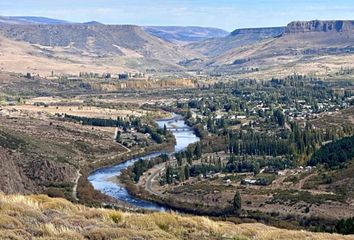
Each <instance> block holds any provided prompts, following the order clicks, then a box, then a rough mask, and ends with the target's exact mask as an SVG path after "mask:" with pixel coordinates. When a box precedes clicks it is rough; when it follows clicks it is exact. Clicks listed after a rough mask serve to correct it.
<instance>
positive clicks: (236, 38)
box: [186, 27, 285, 57]
mask: <svg viewBox="0 0 354 240" xmlns="http://www.w3.org/2000/svg"><path fill="white" fill-rule="evenodd" d="M284 30H285V28H284V27H274V28H248V29H236V30H235V31H233V32H232V33H231V34H229V35H228V36H226V37H224V38H210V39H206V40H204V41H200V42H196V43H191V44H189V45H187V46H186V47H187V48H189V49H192V50H194V51H197V52H200V53H202V54H203V55H205V56H208V57H215V56H220V55H222V54H224V53H225V52H227V51H229V50H231V49H235V48H239V47H242V46H245V45H250V44H253V43H255V42H258V41H261V40H263V39H268V38H273V37H277V36H279V35H281V34H282V33H283V32H284Z"/></svg>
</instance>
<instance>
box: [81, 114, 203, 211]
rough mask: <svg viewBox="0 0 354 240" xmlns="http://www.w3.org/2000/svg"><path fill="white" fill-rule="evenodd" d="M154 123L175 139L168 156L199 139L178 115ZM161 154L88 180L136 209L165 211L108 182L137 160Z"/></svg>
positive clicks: (128, 163) (95, 175)
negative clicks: (164, 127)
mask: <svg viewBox="0 0 354 240" xmlns="http://www.w3.org/2000/svg"><path fill="white" fill-rule="evenodd" d="M156 123H157V124H158V126H159V127H160V128H163V126H164V125H165V124H166V126H167V128H168V129H169V130H171V131H172V133H173V135H174V136H175V138H176V145H175V149H174V151H173V152H169V153H170V154H173V153H175V152H179V151H182V150H184V149H186V148H187V146H188V145H189V144H191V143H195V142H197V141H199V138H198V137H197V136H196V135H195V134H194V131H193V129H192V128H190V127H188V126H187V125H186V123H185V121H184V120H183V118H181V116H179V115H175V114H174V115H173V117H172V118H171V119H166V120H158V121H156ZM161 153H164V152H157V153H153V154H147V155H145V156H143V157H139V158H133V159H130V160H128V161H126V162H124V163H120V164H117V165H114V166H112V167H107V168H102V169H99V170H96V171H94V172H93V173H91V174H90V175H89V177H88V180H89V181H90V183H91V184H92V186H93V187H94V189H96V190H98V191H101V192H102V193H104V194H106V195H108V196H111V197H113V198H115V199H118V200H120V201H123V202H126V203H128V204H129V205H132V206H134V207H136V208H142V209H148V210H154V211H165V210H166V209H165V208H164V207H163V206H161V205H159V204H157V203H154V202H150V201H145V200H142V199H138V198H136V197H134V196H132V195H130V194H129V193H128V191H127V189H125V188H124V186H122V185H119V184H117V183H113V182H112V181H110V180H109V179H111V178H112V177H114V176H119V175H120V174H121V173H122V170H124V169H126V168H128V167H129V166H132V165H133V164H134V163H135V162H136V161H138V160H139V159H143V160H148V159H151V158H154V157H157V156H159V155H160V154H161Z"/></svg>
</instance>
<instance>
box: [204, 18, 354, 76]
mask: <svg viewBox="0 0 354 240" xmlns="http://www.w3.org/2000/svg"><path fill="white" fill-rule="evenodd" d="M353 53H354V23H353V21H310V22H292V23H290V24H288V26H287V27H286V29H285V31H284V33H283V34H282V35H281V36H279V37H276V38H269V39H265V40H263V41H260V42H255V43H254V44H251V45H245V46H243V47H239V48H234V49H231V50H229V51H227V52H226V53H224V54H223V55H220V56H217V57H215V58H214V59H212V60H210V62H209V64H211V65H214V66H217V68H218V69H219V70H222V69H224V70H226V69H227V70H231V71H236V72H239V73H241V74H244V73H246V75H247V74H248V73H247V71H246V72H245V71H242V70H241V69H251V68H253V69H255V68H257V69H258V70H259V71H257V72H253V73H252V74H249V75H248V76H258V75H261V74H262V75H263V77H264V76H265V75H264V74H266V75H268V76H272V75H273V76H274V75H288V74H291V73H294V72H298V73H304V74H316V73H321V74H335V73H336V72H337V71H339V69H340V68H341V67H353V66H354V65H353V59H354V54H353Z"/></svg>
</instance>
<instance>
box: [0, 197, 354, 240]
mask: <svg viewBox="0 0 354 240" xmlns="http://www.w3.org/2000/svg"><path fill="white" fill-rule="evenodd" d="M353 237H354V236H341V235H335V234H327V233H311V232H306V231H290V230H284V229H278V228H274V227H268V226H265V225H262V224H240V225H235V224H233V223H229V222H216V221H212V220H210V219H208V218H205V217H186V216H179V215H176V214H173V213H152V214H137V213H128V212H120V211H114V210H106V209H98V208H88V207H85V206H82V205H74V204H72V203H70V202H68V201H66V200H64V199H58V198H49V197H47V196H44V195H32V196H20V195H4V194H2V193H0V239H69V240H71V239H73V240H74V239H75V240H76V239H95V240H96V239H97V240H99V239H169V240H172V239H198V240H201V239H240V240H241V239H256V240H257V239H266V240H273V239H290V240H291V239H318V240H325V239H334V240H336V239H343V240H344V239H353Z"/></svg>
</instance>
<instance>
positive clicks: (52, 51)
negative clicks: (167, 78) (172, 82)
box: [0, 17, 354, 77]
mask: <svg viewBox="0 0 354 240" xmlns="http://www.w3.org/2000/svg"><path fill="white" fill-rule="evenodd" d="M210 37H211V38H210ZM0 44H1V46H2V54H3V55H0V62H1V63H2V67H1V68H2V69H6V68H9V69H12V70H13V69H16V68H18V67H19V66H23V69H33V72H37V71H39V70H38V69H39V68H40V69H42V68H43V69H44V71H45V72H51V69H50V71H48V70H47V68H49V67H47V68H46V65H45V64H35V65H34V64H32V63H37V62H41V63H42V62H45V61H46V60H50V61H51V68H54V70H55V66H56V65H57V64H56V62H57V61H60V64H63V66H62V68H61V69H62V70H61V71H62V72H65V70H64V69H73V70H72V71H70V73H72V72H78V70H77V69H79V70H80V71H87V69H86V68H88V67H87V66H90V67H89V68H90V69H100V70H99V71H103V70H102V69H106V70H107V71H108V70H110V71H112V69H113V71H116V70H115V69H116V68H117V67H118V69H121V70H123V71H125V70H124V69H129V70H132V69H133V70H138V71H145V70H147V69H148V70H149V72H151V71H150V70H152V72H163V71H166V72H168V73H171V74H172V73H175V72H183V73H186V72H188V71H189V70H198V71H199V70H201V71H205V72H211V71H220V72H234V73H237V74H239V73H241V74H243V73H245V72H252V71H254V70H252V69H257V74H258V75H259V76H264V75H262V74H261V73H264V72H262V71H268V72H269V74H270V75H269V76H270V77H272V75H271V74H279V73H282V72H285V73H286V74H289V72H290V73H294V72H306V73H307V72H310V73H311V74H315V73H316V72H324V69H325V71H326V72H328V69H332V68H333V69H340V68H341V67H342V66H344V67H353V68H354V21H350V20H346V21H343V20H330V21H321V20H313V21H294V22H291V23H289V24H288V25H287V26H284V27H264V28H244V29H236V30H234V31H233V32H231V33H230V34H229V33H227V32H226V31H224V30H221V29H215V28H204V27H178V26H177V27H176V26H161V27H159V26H152V27H151V26H150V27H139V26H134V25H106V24H102V23H100V22H96V21H91V22H86V23H69V22H67V21H62V20H55V19H48V18H40V17H0ZM14 52H15V53H16V52H17V53H18V54H17V55H16V54H13V53H14ZM4 53H6V54H4ZM38 57H39V58H40V59H38ZM9 59H10V60H11V67H9V66H10V64H9ZM20 61H22V62H23V63H22V64H18V62H20ZM26 65H29V66H32V67H26ZM274 69H276V70H274ZM273 70H274V71H273ZM22 71H27V70H22ZM333 71H335V70H333ZM42 72H43V71H42ZM247 77H248V75H247Z"/></svg>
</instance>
